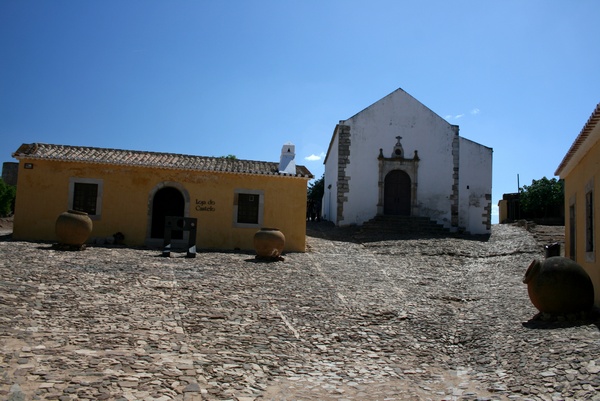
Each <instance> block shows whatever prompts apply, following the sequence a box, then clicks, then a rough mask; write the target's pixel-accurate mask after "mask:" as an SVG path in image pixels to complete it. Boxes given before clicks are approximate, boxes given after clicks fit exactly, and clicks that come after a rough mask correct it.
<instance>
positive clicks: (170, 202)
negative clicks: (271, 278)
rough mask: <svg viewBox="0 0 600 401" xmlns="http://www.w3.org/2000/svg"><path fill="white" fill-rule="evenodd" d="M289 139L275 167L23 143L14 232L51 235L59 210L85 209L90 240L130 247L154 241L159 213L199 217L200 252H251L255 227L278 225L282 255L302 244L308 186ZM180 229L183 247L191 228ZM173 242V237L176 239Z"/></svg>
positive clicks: (160, 231) (160, 230)
mask: <svg viewBox="0 0 600 401" xmlns="http://www.w3.org/2000/svg"><path fill="white" fill-rule="evenodd" d="M294 154H295V152H294V145H292V144H285V145H284V146H283V149H282V155H281V159H280V162H279V163H276V162H261V161H249V160H238V159H232V158H215V157H200V156H190V155H179V154H169V153H157V152H142V151H131V150H117V149H104V148H91V147H78V146H63V145H48V144H41V143H33V144H23V145H21V146H20V147H19V149H18V150H17V151H16V152H15V153H13V157H14V158H16V159H18V160H19V175H18V182H17V199H16V205H15V216H14V230H13V238H15V239H17V240H46V241H55V240H56V236H55V228H54V226H55V222H56V219H57V217H58V215H59V214H60V213H62V212H64V211H66V210H69V209H73V210H81V211H85V212H87V213H88V214H89V215H90V217H91V219H92V221H93V231H92V234H91V238H90V241H91V242H92V243H93V242H96V243H101V242H102V241H103V240H104V239H105V238H112V237H113V235H114V234H116V233H122V234H123V235H124V241H123V242H124V243H125V244H126V245H129V246H144V245H145V246H149V247H161V246H162V244H163V238H164V220H165V219H164V218H165V216H180V217H191V218H197V222H198V229H197V239H196V246H197V247H198V248H199V249H222V250H227V249H241V250H251V249H253V236H254V233H255V232H256V231H257V230H258V229H259V228H261V227H274V228H278V229H280V230H281V231H282V232H283V233H284V234H285V237H286V244H285V249H284V251H288V252H289V251H294V252H304V251H305V248H306V239H305V232H306V212H305V210H306V188H307V182H308V181H309V180H310V179H311V178H313V177H312V174H311V173H310V171H308V169H306V167H304V166H296V164H295V160H294ZM176 234H179V243H177V241H174V246H177V245H180V246H182V245H185V244H187V242H186V238H187V235H189V234H188V233H183V237H182V234H181V232H179V233H176ZM174 238H177V237H175V236H174Z"/></svg>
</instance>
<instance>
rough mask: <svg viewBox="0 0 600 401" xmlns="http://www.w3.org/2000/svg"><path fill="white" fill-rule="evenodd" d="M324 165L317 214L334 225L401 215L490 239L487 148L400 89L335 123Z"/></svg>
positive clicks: (490, 163) (490, 190) (490, 195)
mask: <svg viewBox="0 0 600 401" xmlns="http://www.w3.org/2000/svg"><path fill="white" fill-rule="evenodd" d="M324 164H325V175H324V177H325V194H324V196H323V206H322V215H323V217H324V218H325V219H327V220H329V221H332V222H334V223H335V224H336V225H338V226H345V225H354V224H356V225H361V224H363V223H364V222H366V221H368V220H370V219H372V218H374V217H375V216H379V215H404V216H419V217H428V218H429V219H431V220H433V221H435V222H437V223H438V224H441V225H443V226H444V227H445V228H447V229H449V230H450V231H461V232H467V233H470V234H489V233H490V230H491V205H492V149H491V148H489V147H486V146H483V145H481V144H478V143H476V142H473V141H471V140H468V139H466V138H463V137H461V136H460V135H459V127H458V126H457V125H451V124H449V123H448V122H447V121H445V120H444V119H443V118H441V117H440V116H438V115H437V114H435V113H434V112H433V111H431V110H430V109H428V108H427V107H426V106H424V105H423V104H421V103H420V102H419V101H417V100H416V99H415V98H413V97H412V96H410V95H409V94H408V93H406V92H405V91H403V90H402V89H398V90H396V91H394V92H392V93H391V94H389V95H388V96H386V97H384V98H382V99H380V100H379V101H377V102H375V103H374V104H372V105H371V106H369V107H367V108H366V109H364V110H362V111H361V112H359V113H357V114H355V115H354V116H352V117H350V118H349V119H347V120H342V121H340V122H339V124H337V125H336V127H335V129H334V132H333V136H332V138H331V141H330V144H329V148H328V150H327V155H326V157H325V162H324Z"/></svg>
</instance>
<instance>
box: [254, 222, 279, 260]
mask: <svg viewBox="0 0 600 401" xmlns="http://www.w3.org/2000/svg"><path fill="white" fill-rule="evenodd" d="M284 245H285V235H283V233H282V232H281V231H279V230H278V229H276V228H261V229H260V230H259V231H257V232H256V234H254V250H256V255H257V256H258V257H259V258H266V259H277V258H279V256H280V255H281V252H283V247H284Z"/></svg>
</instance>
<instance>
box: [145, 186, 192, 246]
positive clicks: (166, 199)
mask: <svg viewBox="0 0 600 401" xmlns="http://www.w3.org/2000/svg"><path fill="white" fill-rule="evenodd" d="M166 216H181V217H184V216H185V199H184V197H183V195H182V194H181V192H180V191H179V190H178V189H177V188H173V187H164V188H161V189H159V190H158V191H156V193H155V194H154V198H153V199H152V228H151V231H150V237H151V238H164V237H165V217H166ZM171 238H173V239H182V238H183V232H182V231H174V232H173V236H172V237H171Z"/></svg>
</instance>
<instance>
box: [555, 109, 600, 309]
mask: <svg viewBox="0 0 600 401" xmlns="http://www.w3.org/2000/svg"><path fill="white" fill-rule="evenodd" d="M555 174H556V175H558V176H559V177H560V178H561V179H563V180H564V181H565V216H566V218H565V256H566V257H570V258H571V259H573V260H575V261H576V262H577V263H579V264H580V265H581V266H583V267H584V268H585V270H586V271H587V272H588V274H589V275H590V277H591V278H592V282H593V283H594V290H595V297H596V305H600V260H599V259H598V247H599V246H600V237H599V233H598V230H597V228H598V227H599V225H600V202H599V201H598V195H600V103H599V104H598V105H597V106H596V109H595V110H594V112H593V113H592V115H591V116H590V118H589V120H588V121H587V123H586V124H585V126H584V127H583V129H582V130H581V132H580V133H579V135H578V136H577V138H576V139H575V141H574V142H573V144H572V145H571V148H570V149H569V151H568V152H567V154H566V155H565V157H564V158H563V160H562V162H561V163H560V165H559V166H558V169H557V170H556V172H555Z"/></svg>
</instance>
